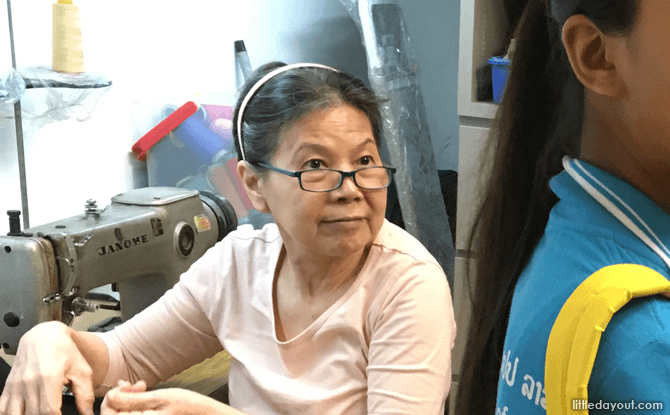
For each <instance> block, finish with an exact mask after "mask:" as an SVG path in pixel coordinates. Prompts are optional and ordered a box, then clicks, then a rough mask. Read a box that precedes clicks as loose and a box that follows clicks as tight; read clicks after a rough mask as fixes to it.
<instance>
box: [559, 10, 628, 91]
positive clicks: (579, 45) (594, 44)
mask: <svg viewBox="0 0 670 415" xmlns="http://www.w3.org/2000/svg"><path fill="white" fill-rule="evenodd" d="M562 38H563V45H564V46H565V50H566V52H567V54H568V59H569V60H570V65H571V66H572V70H573V71H574V73H575V75H576V76H577V79H579V81H580V82H581V83H582V84H583V85H584V87H585V88H587V89H589V90H591V91H593V92H595V93H596V94H599V95H603V96H606V97H611V98H625V97H626V96H627V94H628V89H627V86H626V82H625V80H624V78H623V77H622V71H621V70H622V69H623V68H624V67H625V65H624V62H625V61H624V58H625V51H626V49H625V46H626V43H625V38H624V37H622V36H612V35H607V34H605V33H603V32H601V31H600V29H598V27H597V26H596V25H595V24H594V23H593V22H592V21H591V20H589V19H588V18H587V17H586V16H584V15H580V14H576V15H573V16H570V17H569V18H568V20H567V21H566V22H565V24H564V25H563V31H562Z"/></svg>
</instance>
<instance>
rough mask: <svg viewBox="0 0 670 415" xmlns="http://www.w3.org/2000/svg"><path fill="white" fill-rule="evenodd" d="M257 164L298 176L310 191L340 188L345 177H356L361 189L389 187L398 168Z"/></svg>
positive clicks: (326, 190)
mask: <svg viewBox="0 0 670 415" xmlns="http://www.w3.org/2000/svg"><path fill="white" fill-rule="evenodd" d="M253 164H254V165H255V166H259V167H265V168H266V169H268V170H272V171H276V172H277V173H281V174H285V175H287V176H290V177H297V178H298V183H300V188H301V189H302V190H306V191H308V192H330V191H332V190H335V189H339V188H340V187H341V186H342V183H343V182H344V178H345V177H351V178H353V179H354V183H355V184H356V186H358V187H360V188H361V189H367V190H375V189H384V188H386V187H389V185H390V184H391V180H392V178H393V173H395V171H396V169H394V168H393V167H381V166H375V167H364V168H362V169H358V170H354V171H340V170H333V169H315V170H303V171H288V170H284V169H280V168H278V167H275V166H273V165H271V164H267V163H253Z"/></svg>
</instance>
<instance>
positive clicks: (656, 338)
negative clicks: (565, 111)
mask: <svg viewBox="0 0 670 415" xmlns="http://www.w3.org/2000/svg"><path fill="white" fill-rule="evenodd" d="M571 163H574V161H573V162H571ZM580 163H581V164H582V165H583V166H584V167H585V168H586V170H587V171H588V172H589V173H591V174H592V175H593V176H594V177H596V178H597V179H598V180H599V181H600V182H602V183H603V184H605V185H606V186H607V187H608V188H609V189H611V190H612V191H613V192H614V193H615V194H616V195H617V196H618V197H619V198H621V199H622V200H623V201H624V202H626V203H627V204H628V205H629V206H630V207H631V208H632V209H633V210H634V211H635V212H636V213H637V214H638V215H639V216H640V217H641V218H642V220H644V221H645V222H646V223H647V225H648V226H649V228H651V230H652V231H653V232H654V233H655V234H656V235H657V236H658V238H659V239H660V240H661V241H662V242H663V243H664V244H665V245H666V246H668V247H670V215H668V214H667V213H666V212H665V211H663V210H662V209H661V208H660V207H659V206H658V205H656V204H655V203H654V202H653V201H652V200H651V199H649V198H648V197H647V196H645V195H644V194H643V193H642V192H640V191H639V190H637V189H636V188H634V187H633V186H631V185H630V184H628V183H626V182H625V181H623V180H621V179H619V178H617V177H614V176H612V175H610V174H608V173H606V172H604V171H602V170H600V169H598V168H596V167H595V166H592V165H590V164H588V163H585V162H583V161H581V162H580ZM588 180H589V181H591V179H588ZM550 186H551V189H552V191H553V192H554V193H555V194H556V195H557V196H558V197H559V199H560V200H559V202H558V203H557V204H556V205H555V206H554V208H553V209H552V211H551V214H550V216H549V220H548V223H547V226H546V229H545V233H544V236H543V237H542V239H541V240H540V242H539V244H538V246H537V248H536V249H535V252H534V253H533V256H532V257H531V260H530V261H529V263H528V265H527V266H526V268H525V270H524V272H523V273H522V274H521V276H520V278H519V281H518V283H517V286H516V289H515V291H514V298H513V301H512V307H511V312H510V319H509V325H508V328H507V336H506V338H505V346H504V350H503V360H502V364H501V370H500V378H499V381H498V396H497V405H496V414H508V415H515V414H544V413H546V398H545V391H544V382H545V379H544V363H545V358H546V349H547V342H548V339H549V333H550V331H551V328H552V326H553V324H554V321H555V320H556V317H557V316H558V313H559V311H560V310H561V307H562V306H563V304H564V303H565V301H566V300H567V299H568V297H569V296H570V295H571V294H572V292H573V291H574V290H575V288H576V287H577V286H578V285H579V284H581V283H582V282H583V281H584V280H585V279H586V278H588V277H589V276H590V275H591V274H593V273H594V272H596V271H598V270H599V269H601V268H603V267H606V266H608V265H614V264H622V263H629V264H640V265H644V266H647V267H649V268H652V269H654V270H656V271H658V272H660V273H661V274H662V275H664V276H665V277H666V278H668V276H669V275H670V270H669V269H668V266H667V265H666V264H665V263H664V262H663V260H662V259H661V258H660V257H659V256H658V255H657V254H656V253H654V252H653V251H652V250H651V248H649V247H648V246H647V245H645V243H644V242H642V241H641V240H640V239H639V238H638V237H637V236H636V235H635V234H633V232H631V231H630V230H629V229H628V228H626V227H625V226H624V225H623V224H622V223H621V222H619V221H618V220H617V219H616V218H615V217H614V216H613V215H612V214H610V213H609V212H608V211H607V210H606V209H605V208H604V207H603V206H601V205H600V204H599V203H598V202H597V201H596V200H595V199H593V198H592V197H591V196H590V195H589V194H588V193H587V192H586V191H585V190H583V189H582V187H581V186H580V185H579V184H577V182H575V180H574V179H573V178H572V177H571V176H570V175H568V173H566V172H565V171H564V172H562V173H560V174H558V175H557V176H555V177H554V178H552V180H551V182H550ZM606 196H607V198H608V199H610V200H612V201H613V202H614V203H615V204H617V205H618V206H620V207H621V205H620V203H619V202H618V201H616V200H615V198H613V197H612V196H611V195H608V194H606ZM622 210H623V209H622ZM628 216H630V215H628ZM635 222H636V223H638V226H639V227H640V228H642V226H640V225H639V222H638V221H637V220H635ZM630 277H631V278H635V277H636V276H635V275H631V276H630ZM669 279H670V278H669ZM588 390H589V401H590V403H592V404H594V405H596V408H598V406H597V405H600V406H599V408H602V413H605V412H610V413H611V412H612V409H610V408H612V406H611V405H612V404H614V405H618V406H615V408H616V409H625V413H626V414H631V415H633V414H643V413H645V414H648V413H662V412H664V411H668V412H670V392H669V391H670V299H667V298H665V297H660V296H655V297H644V298H640V299H633V300H631V301H630V302H629V303H628V304H627V305H626V306H624V307H623V308H622V309H621V310H619V311H618V312H617V313H616V314H615V315H614V317H613V318H612V320H611V322H610V323H609V325H608V326H607V329H606V330H605V332H604V333H603V335H602V338H601V342H600V347H599V349H598V354H597V356H596V360H595V364H594V367H593V371H592V373H591V380H590V382H589V386H588ZM648 403H662V404H663V411H660V412H658V411H656V412H654V411H651V412H650V411H649V409H647V406H646V404H648ZM566 404H567V405H572V402H569V403H566ZM640 404H642V406H640ZM617 412H618V411H617ZM592 413H599V412H598V411H592Z"/></svg>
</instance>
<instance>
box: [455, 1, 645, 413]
mask: <svg viewBox="0 0 670 415" xmlns="http://www.w3.org/2000/svg"><path fill="white" fill-rule="evenodd" d="M569 1H570V0H530V1H529V2H528V4H527V5H526V7H525V9H524V12H523V15H522V17H521V19H520V22H519V25H518V27H517V29H516V32H515V39H516V52H515V54H514V56H513V59H512V66H511V69H510V78H509V79H508V84H507V87H506V90H505V95H504V98H503V101H502V103H501V106H500V108H499V109H498V113H497V117H496V120H495V122H494V126H493V128H492V129H491V134H490V137H489V141H488V145H487V146H486V152H485V153H484V154H483V156H482V158H481V163H482V166H485V167H486V170H485V171H483V174H482V176H481V178H480V180H481V183H480V188H481V189H483V192H482V195H481V198H480V200H481V202H482V204H481V206H480V207H479V210H478V213H477V215H476V219H475V222H474V226H473V228H472V230H471V233H470V238H469V247H468V250H469V251H470V252H473V253H474V254H473V256H474V258H476V260H477V261H476V262H477V263H476V270H475V269H474V268H469V269H468V274H469V275H472V277H473V278H472V281H470V294H471V298H472V320H471V322H470V330H469V333H468V338H467V342H466V346H465V350H466V352H465V353H466V354H465V357H464V363H463V365H462V373H461V378H460V384H459V389H458V391H457V395H456V414H457V415H466V414H493V413H494V412H495V402H496V394H497V387H498V379H499V377H500V365H501V361H502V351H503V345H504V341H505V335H506V332H507V324H508V321H509V312H510V307H511V303H512V296H513V294H514V288H515V286H516V283H517V281H518V279H519V276H520V274H521V272H522V271H523V269H524V268H525V266H526V264H527V263H528V261H529V259H530V257H531V255H532V253H533V251H534V250H535V247H536V246H537V244H538V242H539V241H540V238H542V235H543V234H544V228H545V226H546V224H547V220H548V218H549V212H550V210H551V208H552V207H553V206H554V205H555V204H556V202H557V197H556V196H555V195H554V194H553V193H552V192H551V190H550V188H549V180H550V179H551V177H552V176H554V175H556V174H558V173H559V172H561V170H562V169H563V167H562V164H561V160H562V158H563V156H565V155H569V156H572V157H577V156H578V155H579V144H580V136H581V126H582V121H583V120H582V118H583V112H584V111H583V107H584V89H583V86H582V85H581V84H580V83H579V81H578V80H577V78H576V77H575V75H574V73H573V71H572V69H571V67H570V64H569V61H568V58H567V54H566V52H565V48H564V46H563V43H562V40H561V28H562V25H563V23H565V22H564V21H557V19H556V18H555V17H554V16H552V13H551V10H552V7H554V8H556V7H557V6H558V7H559V8H562V6H565V5H566V4H567V3H568V2H569ZM637 1H639V0H581V1H579V2H578V3H579V4H577V5H576V7H575V8H574V10H571V13H570V14H582V15H585V16H586V17H587V18H589V19H590V20H591V21H592V22H593V23H594V24H595V25H596V26H597V27H598V28H599V29H600V30H601V31H602V32H604V33H609V34H616V35H626V34H628V33H629V32H630V31H631V30H632V28H633V26H634V23H635V18H636V15H637V9H638V4H637ZM565 19H567V17H565Z"/></svg>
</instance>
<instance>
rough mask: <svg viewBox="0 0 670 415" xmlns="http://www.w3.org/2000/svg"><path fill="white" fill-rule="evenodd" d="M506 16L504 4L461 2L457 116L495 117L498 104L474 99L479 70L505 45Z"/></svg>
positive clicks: (465, 0) (478, 0)
mask: <svg viewBox="0 0 670 415" xmlns="http://www.w3.org/2000/svg"><path fill="white" fill-rule="evenodd" d="M504 16H505V14H504V10H503V7H502V2H492V1H489V0H461V21H460V40H459V58H458V62H459V64H458V115H460V116H463V117H475V118H488V119H493V118H495V114H496V111H497V110H498V105H497V104H494V103H493V102H478V101H476V100H475V97H476V90H477V79H476V71H477V69H478V68H480V67H482V66H483V65H485V64H488V63H487V61H488V59H489V58H490V57H492V56H493V55H494V54H495V53H496V52H498V51H499V50H500V49H501V47H502V43H503V33H504V32H505V17H504Z"/></svg>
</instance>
